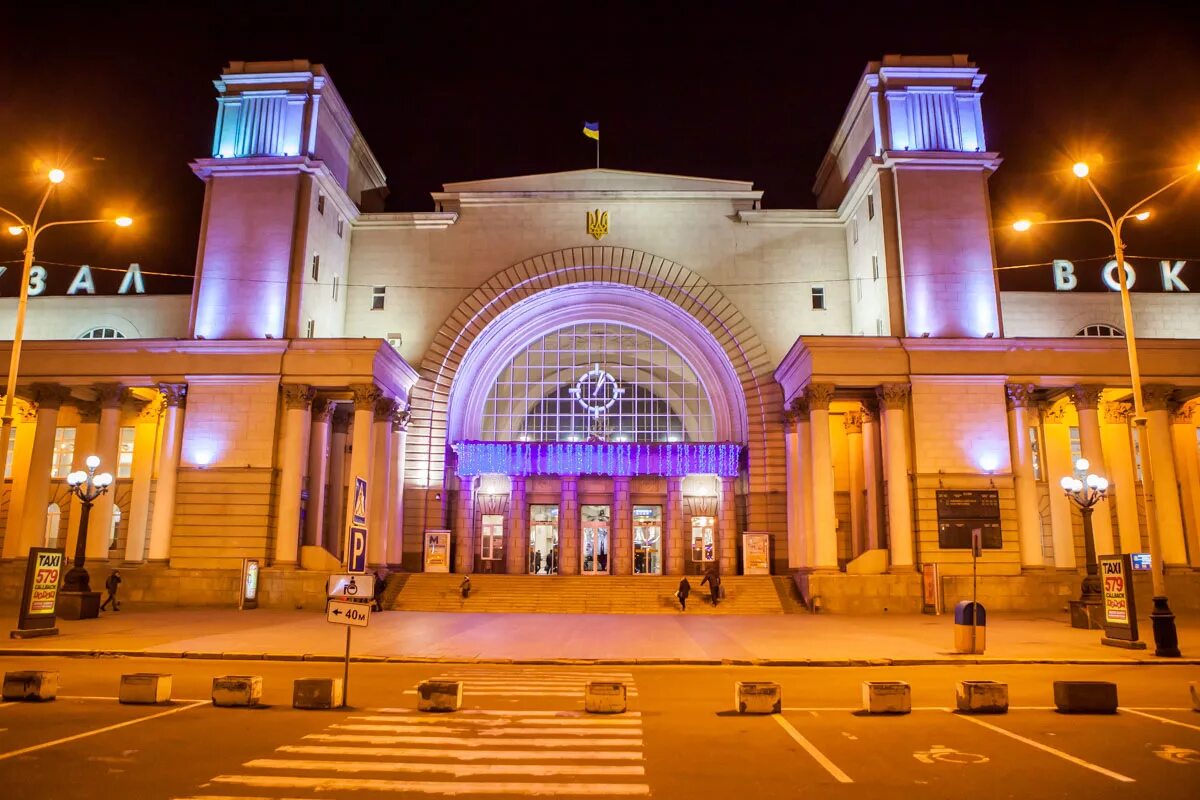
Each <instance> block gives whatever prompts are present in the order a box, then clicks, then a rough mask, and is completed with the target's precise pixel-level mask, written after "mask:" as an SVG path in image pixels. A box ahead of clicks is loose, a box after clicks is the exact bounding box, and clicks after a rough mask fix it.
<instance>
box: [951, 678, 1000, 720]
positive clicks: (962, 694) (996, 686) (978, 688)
mask: <svg viewBox="0 0 1200 800" xmlns="http://www.w3.org/2000/svg"><path fill="white" fill-rule="evenodd" d="M954 699H955V702H956V703H957V705H958V710H959V711H961V712H963V713H964V714H1005V713H1008V684H1007V683H997V682H996V681H959V682H958V684H957V685H956V687H955V690H954Z"/></svg>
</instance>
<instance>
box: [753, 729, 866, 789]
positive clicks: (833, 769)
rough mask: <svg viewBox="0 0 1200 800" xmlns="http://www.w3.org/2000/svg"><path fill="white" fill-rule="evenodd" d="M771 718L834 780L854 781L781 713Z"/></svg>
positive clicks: (841, 781) (839, 781)
mask: <svg viewBox="0 0 1200 800" xmlns="http://www.w3.org/2000/svg"><path fill="white" fill-rule="evenodd" d="M771 719H773V720H775V721H776V722H778V723H779V725H780V727H782V728H783V729H784V730H785V731H787V735H788V736H791V737H792V739H794V740H795V742H796V744H798V745H800V746H801V747H803V748H804V751H805V752H806V753H808V754H809V755H810V756H812V757H813V760H814V761H816V762H817V763H818V764H820V765H821V766H822V767H824V768H825V771H826V772H828V773H829V774H830V775H832V776H833V778H834V780H836V781H837V782H838V783H854V779H853V778H851V777H850V776H849V775H847V774H846V773H844V772H842V771H841V769H839V768H838V765H837V764H834V763H833V762H832V761H830V760H829V758H827V757H826V755H825V754H824V753H822V752H821V751H820V750H818V749H817V747H816V745H814V744H813V743H812V742H810V741H809V740H808V739H806V738H805V737H804V734H802V733H800V731H798V730H796V728H795V726H794V725H792V723H790V722H788V721H787V720H786V719H784V718H783V715H782V714H772V715H771Z"/></svg>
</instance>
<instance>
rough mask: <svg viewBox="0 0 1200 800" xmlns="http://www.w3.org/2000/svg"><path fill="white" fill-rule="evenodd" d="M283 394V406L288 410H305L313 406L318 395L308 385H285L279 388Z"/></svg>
mask: <svg viewBox="0 0 1200 800" xmlns="http://www.w3.org/2000/svg"><path fill="white" fill-rule="evenodd" d="M279 389H280V391H282V392H283V405H284V408H288V409H294V408H299V409H305V408H309V407H310V406H311V405H312V401H313V397H315V396H316V393H315V392H314V391H313V388H312V387H311V386H309V385H308V384H307V383H285V384H282V385H281V386H280V387H279Z"/></svg>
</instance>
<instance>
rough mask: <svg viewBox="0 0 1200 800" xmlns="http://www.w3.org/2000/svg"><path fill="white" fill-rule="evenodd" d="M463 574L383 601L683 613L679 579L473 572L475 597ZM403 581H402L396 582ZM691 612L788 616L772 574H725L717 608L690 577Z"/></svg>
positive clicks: (405, 586) (441, 606)
mask: <svg viewBox="0 0 1200 800" xmlns="http://www.w3.org/2000/svg"><path fill="white" fill-rule="evenodd" d="M462 579H463V576H462V575H446V574H436V573H427V572H422V573H413V574H411V575H408V576H407V579H406V580H405V581H404V582H403V583H402V584H400V586H401V587H402V588H399V589H398V591H397V592H396V593H394V594H393V591H392V588H393V587H392V586H391V585H389V586H388V589H389V591H388V592H387V595H386V596H385V598H384V604H385V607H387V608H393V609H398V610H401V611H490V612H505V613H551V614H678V613H680V611H679V602H678V601H677V600H676V599H675V589H676V588H678V586H679V578H677V577H675V578H672V577H669V576H656V575H638V576H632V575H630V576H613V575H607V576H606V575H597V576H579V575H571V576H557V575H555V576H530V575H472V576H471V596H470V598H469V599H467V600H463V599H462V597H461V596H460V594H459V588H458V587H459V584H460V583H462ZM397 583H399V581H397ZM688 583H690V584H691V585H692V593H691V595H690V596H689V597H688V606H687V612H686V613H688V614H701V615H710V614H720V615H728V614H783V613H785V611H784V607H783V604H782V602H781V601H780V597H779V593H778V592H777V591H776V587H775V584H774V582H773V581H772V579H771V578H770V577H757V576H756V577H747V576H742V575H738V576H733V577H728V578H723V579H722V580H721V585H722V586H724V587H725V599H724V600H723V601H722V602H721V603H720V605H718V606H717V607H716V608H713V606H712V604H711V603H710V602H709V600H708V598H709V594H708V586H703V587H701V586H700V576H699V575H697V576H688Z"/></svg>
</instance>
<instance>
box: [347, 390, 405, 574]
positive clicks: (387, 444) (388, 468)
mask: <svg viewBox="0 0 1200 800" xmlns="http://www.w3.org/2000/svg"><path fill="white" fill-rule="evenodd" d="M396 408H397V406H396V401H395V400H393V399H392V398H390V397H381V398H379V400H377V401H376V403H375V417H374V422H373V423H372V426H373V427H372V438H373V452H372V465H371V477H370V479H369V481H368V483H367V491H368V493H369V496H370V501H369V506H368V508H367V515H368V516H367V523H368V526H369V527H368V528H367V530H368V534H367V561H368V562H369V563H370V565H371V566H372V567H382V566H386V565H387V563H388V537H389V535H390V532H389V530H388V528H389V526H390V525H391V521H392V503H391V500H392V489H393V488H394V487H393V486H392V415H393V414H395V413H396ZM356 422H357V420H356Z"/></svg>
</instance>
